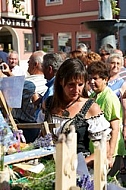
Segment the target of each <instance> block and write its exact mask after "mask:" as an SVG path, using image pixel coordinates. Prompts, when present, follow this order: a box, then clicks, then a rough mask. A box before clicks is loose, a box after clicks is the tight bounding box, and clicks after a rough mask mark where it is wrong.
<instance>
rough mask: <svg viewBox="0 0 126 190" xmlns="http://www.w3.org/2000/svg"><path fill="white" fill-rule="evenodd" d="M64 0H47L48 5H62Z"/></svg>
mask: <svg viewBox="0 0 126 190" xmlns="http://www.w3.org/2000/svg"><path fill="white" fill-rule="evenodd" d="M61 4H63V0H46V6H52V5H61Z"/></svg>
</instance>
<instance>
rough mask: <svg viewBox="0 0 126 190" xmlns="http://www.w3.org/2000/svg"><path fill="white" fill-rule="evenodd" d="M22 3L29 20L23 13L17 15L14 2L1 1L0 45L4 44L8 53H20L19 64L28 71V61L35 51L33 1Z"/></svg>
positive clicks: (23, 0)
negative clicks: (13, 51) (11, 51)
mask: <svg viewBox="0 0 126 190" xmlns="http://www.w3.org/2000/svg"><path fill="white" fill-rule="evenodd" d="M20 2H21V7H22V8H24V12H25V13H27V14H29V19H26V16H25V15H24V16H23V15H22V12H20V13H17V14H16V13H15V8H13V5H12V0H9V1H8V0H0V44H3V47H4V51H6V52H9V51H10V50H15V51H17V52H18V53H19V60H20V61H19V64H20V65H21V66H22V68H23V69H24V70H25V71H26V70H27V61H28V59H29V56H30V55H31V52H32V51H33V50H34V39H35V37H34V35H35V31H34V23H33V14H34V10H33V2H32V0H21V1H20Z"/></svg>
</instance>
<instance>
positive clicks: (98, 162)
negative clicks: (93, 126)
mask: <svg viewBox="0 0 126 190" xmlns="http://www.w3.org/2000/svg"><path fill="white" fill-rule="evenodd" d="M106 188H107V155H106V136H105V134H103V138H102V139H101V141H96V142H94V190H106Z"/></svg>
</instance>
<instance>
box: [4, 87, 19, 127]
mask: <svg viewBox="0 0 126 190" xmlns="http://www.w3.org/2000/svg"><path fill="white" fill-rule="evenodd" d="M0 105H1V108H2V109H3V110H2V111H3V115H4V117H8V118H9V120H10V123H11V125H12V127H13V129H14V130H18V128H17V124H16V123H15V121H14V118H13V116H12V114H11V108H9V107H8V105H7V102H6V100H5V98H4V95H3V93H2V91H1V90H0Z"/></svg>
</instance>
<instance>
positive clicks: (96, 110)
mask: <svg viewBox="0 0 126 190" xmlns="http://www.w3.org/2000/svg"><path fill="white" fill-rule="evenodd" d="M101 112H102V111H101V109H100V106H99V105H98V104H97V103H95V102H94V103H93V104H92V105H91V107H90V109H89V111H88V113H87V118H90V117H92V116H97V115H99V114H100V113H101Z"/></svg>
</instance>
